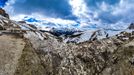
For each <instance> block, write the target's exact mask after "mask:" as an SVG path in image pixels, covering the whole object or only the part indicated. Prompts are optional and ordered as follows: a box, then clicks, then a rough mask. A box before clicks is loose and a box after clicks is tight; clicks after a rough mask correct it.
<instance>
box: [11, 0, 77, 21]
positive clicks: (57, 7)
mask: <svg viewBox="0 0 134 75" xmlns="http://www.w3.org/2000/svg"><path fill="white" fill-rule="evenodd" d="M12 6H13V7H14V12H15V13H17V14H21V13H22V14H31V13H33V12H37V13H41V14H45V15H47V16H53V17H61V18H70V19H73V18H75V17H73V15H72V13H71V7H70V5H69V3H68V0H16V2H15V3H14V4H13V5H12Z"/></svg>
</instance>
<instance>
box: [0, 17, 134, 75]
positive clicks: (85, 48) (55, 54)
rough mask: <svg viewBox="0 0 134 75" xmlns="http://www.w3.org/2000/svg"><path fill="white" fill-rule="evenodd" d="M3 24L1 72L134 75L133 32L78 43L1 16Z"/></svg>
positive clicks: (20, 74)
mask: <svg viewBox="0 0 134 75" xmlns="http://www.w3.org/2000/svg"><path fill="white" fill-rule="evenodd" d="M0 26H1V27H2V28H3V29H1V30H0V32H1V35H0V58H1V59H0V75H134V72H133V71H134V37H133V36H134V34H133V31H129V32H127V31H124V32H121V33H119V34H118V35H116V36H113V37H108V38H103V39H97V40H92V41H86V42H81V43H77V44H75V43H65V42H63V41H61V40H60V38H58V37H57V36H54V35H52V34H50V33H46V32H41V31H39V30H37V29H36V28H35V27H33V26H31V25H28V24H26V23H24V22H15V21H11V20H9V19H7V18H4V17H2V16H1V17H0ZM96 34H97V36H98V35H100V36H101V34H99V32H96ZM96 34H95V35H96ZM76 36H77V34H76ZM76 36H75V37H76ZM78 36H81V34H79V35H78Z"/></svg>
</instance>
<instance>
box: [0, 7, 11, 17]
mask: <svg viewBox="0 0 134 75" xmlns="http://www.w3.org/2000/svg"><path fill="white" fill-rule="evenodd" d="M0 15H2V16H4V17H6V18H8V19H9V15H8V14H7V13H6V12H5V10H4V9H2V8H0Z"/></svg>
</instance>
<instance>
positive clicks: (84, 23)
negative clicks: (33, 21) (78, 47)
mask: <svg viewBox="0 0 134 75" xmlns="http://www.w3.org/2000/svg"><path fill="white" fill-rule="evenodd" d="M4 9H6V11H8V13H9V14H10V15H11V16H13V17H12V18H13V19H15V20H21V19H22V18H24V17H25V16H33V17H35V18H38V17H40V16H41V18H39V19H42V20H47V21H50V20H52V21H51V22H58V21H59V22H58V23H60V22H63V23H62V24H63V25H64V24H65V25H67V24H66V23H68V24H70V23H69V22H72V21H73V23H78V24H79V25H80V27H81V29H82V28H87V29H88V28H90V27H96V28H110V27H111V28H114V29H115V28H117V29H119V27H122V28H126V27H127V26H124V25H127V24H128V23H131V22H134V19H133V18H134V14H133V12H134V0H8V2H7V3H6V6H5V7H4ZM48 19H50V20H48ZM56 19H58V20H56ZM68 21H69V22H68ZM121 25H123V26H121Z"/></svg>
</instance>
